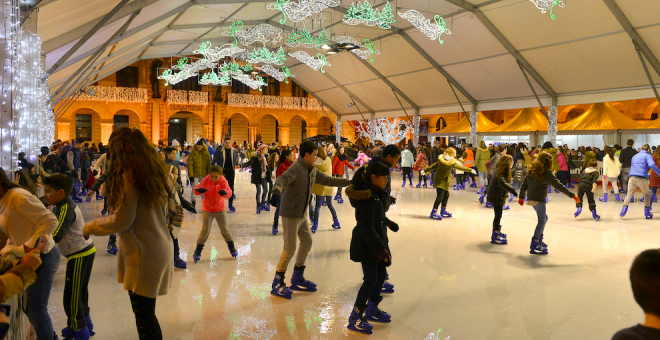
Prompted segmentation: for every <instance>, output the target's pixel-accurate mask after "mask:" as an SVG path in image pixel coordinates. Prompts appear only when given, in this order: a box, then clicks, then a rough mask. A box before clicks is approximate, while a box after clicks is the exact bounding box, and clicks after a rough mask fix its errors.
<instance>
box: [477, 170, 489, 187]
mask: <svg viewBox="0 0 660 340" xmlns="http://www.w3.org/2000/svg"><path fill="white" fill-rule="evenodd" d="M479 183H480V184H481V186H485V185H488V171H479Z"/></svg>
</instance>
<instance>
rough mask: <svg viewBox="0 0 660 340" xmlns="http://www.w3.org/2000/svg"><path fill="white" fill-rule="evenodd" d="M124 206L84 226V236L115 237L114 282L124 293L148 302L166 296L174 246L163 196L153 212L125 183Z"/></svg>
mask: <svg viewBox="0 0 660 340" xmlns="http://www.w3.org/2000/svg"><path fill="white" fill-rule="evenodd" d="M125 190H126V193H125V198H124V203H123V204H122V205H121V206H120V207H119V208H118V209H117V210H116V211H115V212H114V213H113V214H111V215H110V216H108V217H105V218H99V219H96V220H94V221H92V222H89V223H87V224H85V229H84V230H85V231H84V232H85V234H88V235H99V236H104V235H110V234H115V233H116V234H118V236H119V245H118V248H119V253H118V254H117V281H118V282H119V283H123V284H124V289H126V290H130V291H132V292H133V293H135V294H137V295H141V296H146V297H149V298H156V297H157V296H158V295H165V294H167V291H168V289H169V288H170V286H171V285H172V271H173V263H174V261H173V259H174V245H173V244H172V237H171V236H170V232H169V230H168V228H167V212H168V207H167V194H166V193H165V192H163V196H162V198H161V200H160V202H161V203H159V204H158V207H157V208H149V207H148V206H147V205H146V204H144V203H142V202H141V201H140V200H139V194H138V192H137V190H136V189H135V188H134V187H133V186H132V185H130V184H129V183H126V187H125Z"/></svg>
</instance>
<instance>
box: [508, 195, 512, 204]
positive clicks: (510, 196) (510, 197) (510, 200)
mask: <svg viewBox="0 0 660 340" xmlns="http://www.w3.org/2000/svg"><path fill="white" fill-rule="evenodd" d="M512 201H513V195H509V203H511V202H512Z"/></svg>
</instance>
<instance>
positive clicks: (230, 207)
mask: <svg viewBox="0 0 660 340" xmlns="http://www.w3.org/2000/svg"><path fill="white" fill-rule="evenodd" d="M228 210H229V212H230V213H233V212H236V208H234V206H233V205H231V204H230V205H229V209H228Z"/></svg>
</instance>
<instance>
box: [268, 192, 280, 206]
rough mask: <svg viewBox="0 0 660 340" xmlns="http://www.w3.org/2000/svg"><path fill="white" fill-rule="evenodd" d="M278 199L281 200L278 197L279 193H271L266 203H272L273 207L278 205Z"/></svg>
mask: <svg viewBox="0 0 660 340" xmlns="http://www.w3.org/2000/svg"><path fill="white" fill-rule="evenodd" d="M280 200H281V197H280V195H279V194H273V195H272V196H271V197H270V201H269V202H268V203H270V205H272V206H274V207H278V206H279V205H280Z"/></svg>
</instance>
